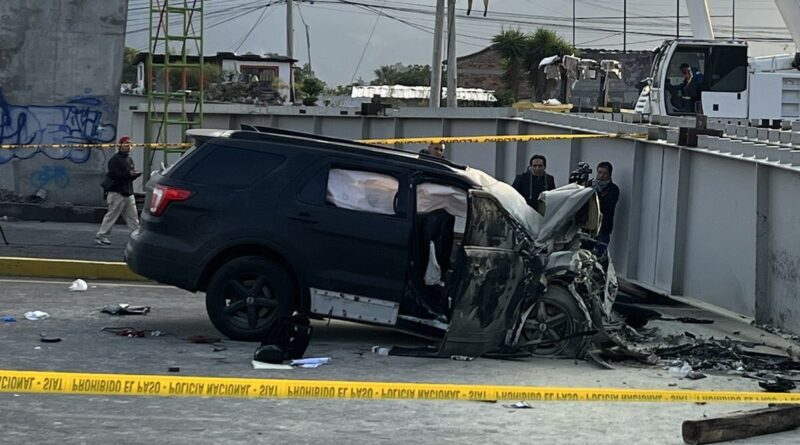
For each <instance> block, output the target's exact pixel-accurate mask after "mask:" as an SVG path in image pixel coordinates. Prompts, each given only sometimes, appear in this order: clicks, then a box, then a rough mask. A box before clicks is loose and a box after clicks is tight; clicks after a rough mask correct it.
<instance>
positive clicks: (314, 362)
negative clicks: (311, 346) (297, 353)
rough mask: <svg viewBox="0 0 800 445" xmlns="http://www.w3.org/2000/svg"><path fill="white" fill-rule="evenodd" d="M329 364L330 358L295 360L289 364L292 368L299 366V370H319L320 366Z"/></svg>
mask: <svg viewBox="0 0 800 445" xmlns="http://www.w3.org/2000/svg"><path fill="white" fill-rule="evenodd" d="M330 362H331V358H330V357H316V358H300V359H295V360H292V361H290V362H289V364H290V365H292V366H299V367H301V368H309V369H313V368H319V367H320V366H322V365H325V364H328V363H330Z"/></svg>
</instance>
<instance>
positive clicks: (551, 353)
mask: <svg viewBox="0 0 800 445" xmlns="http://www.w3.org/2000/svg"><path fill="white" fill-rule="evenodd" d="M585 330H587V329H586V316H585V315H584V313H583V311H582V310H581V309H580V307H579V306H578V303H577V302H576V301H575V297H573V296H572V293H571V292H570V291H569V289H567V288H566V287H564V286H563V285H560V284H555V285H550V286H549V287H548V289H547V292H545V293H544V294H543V295H542V296H541V297H540V298H539V300H538V301H537V302H536V303H535V304H534V306H533V310H531V312H530V313H529V314H528V317H527V319H526V320H524V327H523V329H522V335H521V337H520V344H521V345H522V347H523V348H525V349H527V350H528V351H529V352H530V353H531V354H533V355H534V356H536V357H569V358H572V357H576V356H577V355H578V353H579V352H580V350H581V347H582V346H583V344H584V337H583V336H581V335H578V334H579V333H580V332H583V331H585Z"/></svg>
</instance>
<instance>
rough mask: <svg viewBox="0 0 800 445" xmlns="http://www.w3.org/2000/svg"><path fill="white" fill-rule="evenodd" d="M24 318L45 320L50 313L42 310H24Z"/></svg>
mask: <svg viewBox="0 0 800 445" xmlns="http://www.w3.org/2000/svg"><path fill="white" fill-rule="evenodd" d="M25 318H26V319H28V320H30V321H39V320H46V319H48V318H50V314H48V313H47V312H43V311H30V312H25Z"/></svg>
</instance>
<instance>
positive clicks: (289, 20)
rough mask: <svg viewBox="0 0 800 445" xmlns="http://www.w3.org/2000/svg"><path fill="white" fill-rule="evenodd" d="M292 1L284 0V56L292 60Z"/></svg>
mask: <svg viewBox="0 0 800 445" xmlns="http://www.w3.org/2000/svg"><path fill="white" fill-rule="evenodd" d="M292 6H293V5H292V0H286V56H287V57H291V58H294V24H293V23H292Z"/></svg>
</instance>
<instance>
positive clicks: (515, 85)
mask: <svg viewBox="0 0 800 445" xmlns="http://www.w3.org/2000/svg"><path fill="white" fill-rule="evenodd" d="M528 39H529V36H528V35H527V34H525V33H523V32H522V31H520V30H519V29H509V30H503V31H502V32H500V34H498V35H496V36H494V37H493V38H492V43H493V44H494V47H495V48H496V49H497V50H498V51H499V52H500V55H501V56H502V57H503V64H504V68H505V74H504V75H503V80H504V81H505V82H506V85H507V86H508V89H509V90H510V91H511V93H512V94H513V95H514V98H517V97H519V84H520V80H521V79H520V77H521V74H522V65H523V62H524V61H525V58H526V51H527V50H528Z"/></svg>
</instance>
